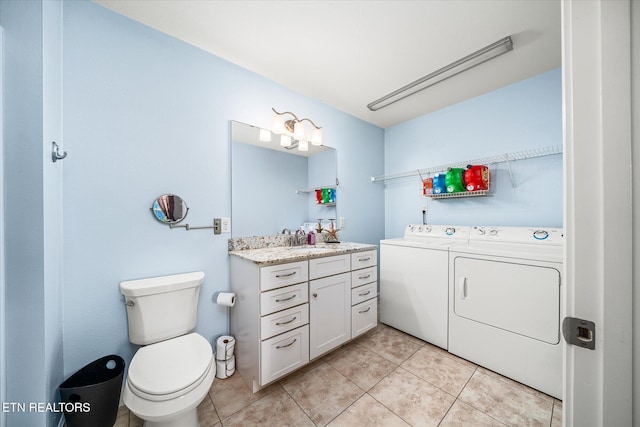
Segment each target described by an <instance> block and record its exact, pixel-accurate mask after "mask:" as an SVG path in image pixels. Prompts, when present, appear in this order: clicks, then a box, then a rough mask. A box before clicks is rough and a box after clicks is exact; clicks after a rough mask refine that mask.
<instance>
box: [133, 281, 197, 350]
mask: <svg viewBox="0 0 640 427" xmlns="http://www.w3.org/2000/svg"><path fill="white" fill-rule="evenodd" d="M202 282H204V273H203V272H201V271H198V272H195V273H183V274H174V275H171V276H161V277H151V278H148V279H139V280H129V281H125V282H120V293H122V295H124V299H125V303H126V307H127V320H128V324H129V341H131V342H132V343H134V344H140V345H146V344H153V343H155V342H158V341H164V340H167V339H170V338H174V337H177V336H180V335H184V334H187V333H189V332H191V331H192V330H193V329H194V328H195V326H196V320H197V317H198V296H199V295H200V285H201V284H202Z"/></svg>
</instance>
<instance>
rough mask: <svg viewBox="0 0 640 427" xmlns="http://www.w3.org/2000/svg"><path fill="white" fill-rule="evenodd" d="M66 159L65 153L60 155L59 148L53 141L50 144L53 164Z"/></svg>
mask: <svg viewBox="0 0 640 427" xmlns="http://www.w3.org/2000/svg"><path fill="white" fill-rule="evenodd" d="M65 157H67V152H66V151H65V152H63V153H62V154H60V147H59V146H58V144H57V143H56V142H55V141H52V142H51V160H52V161H53V163H55V162H56V161H58V160H62V159H64V158H65Z"/></svg>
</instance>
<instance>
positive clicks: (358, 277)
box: [351, 250, 378, 339]
mask: <svg viewBox="0 0 640 427" xmlns="http://www.w3.org/2000/svg"><path fill="white" fill-rule="evenodd" d="M377 264H378V254H377V251H375V250H373V251H366V252H357V253H353V254H351V268H353V271H352V272H351V284H352V289H351V338H352V339H353V338H356V337H357V336H359V335H362V334H364V333H365V332H367V331H368V330H370V329H372V328H375V327H376V325H377V324H378V298H377V296H378V267H377Z"/></svg>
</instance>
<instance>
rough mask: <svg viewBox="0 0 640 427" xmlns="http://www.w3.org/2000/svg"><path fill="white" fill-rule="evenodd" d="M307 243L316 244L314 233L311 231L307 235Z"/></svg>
mask: <svg viewBox="0 0 640 427" xmlns="http://www.w3.org/2000/svg"><path fill="white" fill-rule="evenodd" d="M307 243H308V244H310V245H315V244H316V233H315V232H314V231H313V230H312V231H310V232H309V234H307Z"/></svg>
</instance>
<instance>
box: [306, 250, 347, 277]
mask: <svg viewBox="0 0 640 427" xmlns="http://www.w3.org/2000/svg"><path fill="white" fill-rule="evenodd" d="M349 270H351V258H350V257H349V254H345V255H336V256H329V257H324V258H313V259H310V260H309V278H310V279H317V278H319V277H326V276H333V275H334V274H340V273H344V272H345V271H349Z"/></svg>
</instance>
